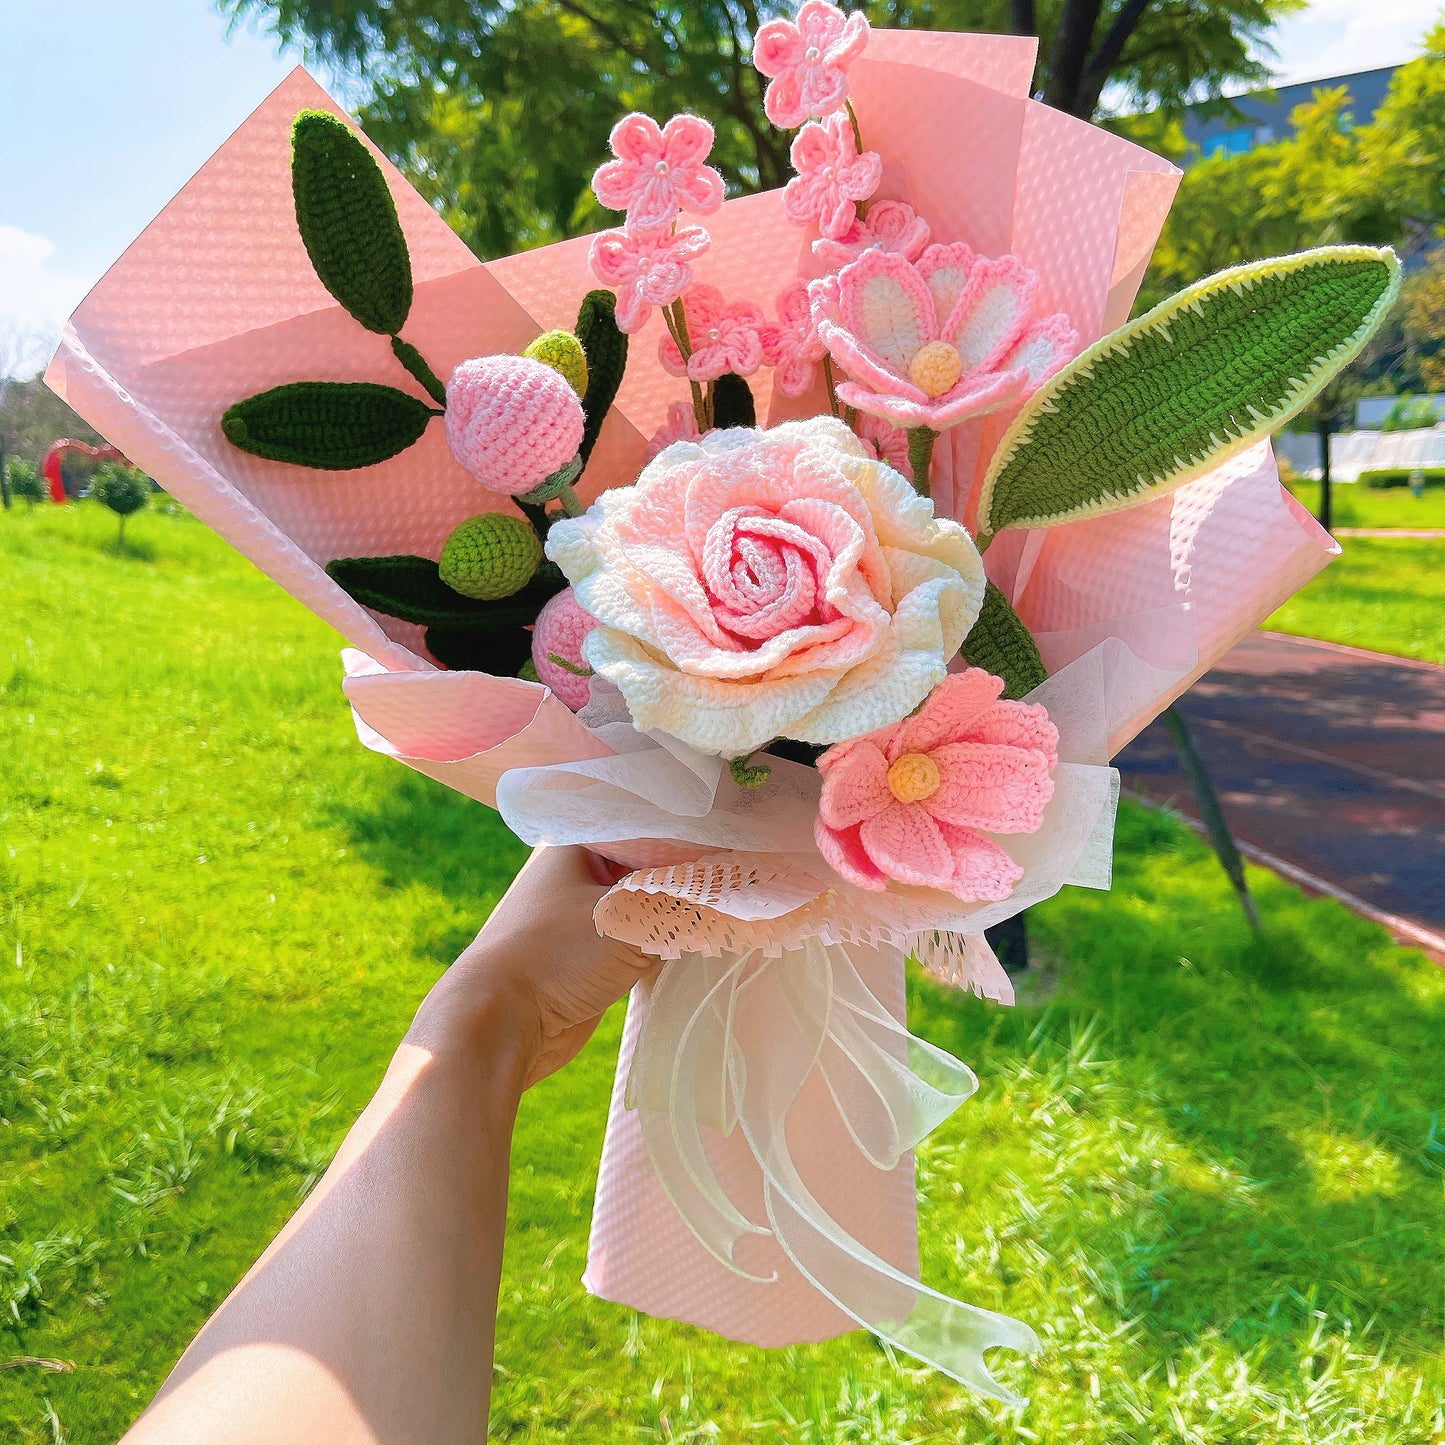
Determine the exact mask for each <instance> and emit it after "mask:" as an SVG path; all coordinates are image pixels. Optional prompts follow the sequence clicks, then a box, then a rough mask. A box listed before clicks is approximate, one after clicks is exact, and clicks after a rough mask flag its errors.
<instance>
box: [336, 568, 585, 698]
mask: <svg viewBox="0 0 1445 1445" xmlns="http://www.w3.org/2000/svg"><path fill="white" fill-rule="evenodd" d="M326 572H327V575H328V576H329V577H330V578H331V579H332V581H334V582H335V583H336V584H337V585H338V586H340V587H341V588H342V589H343V590H344V591H345V592H346V593H347V595H348V596H349V597H350V598H351V599H352V600H353V601H355V602H359V603H360V604H361V605H362V606H363V607H370V608H371V609H372V611H373V612H384V613H385V614H386V615H387V616H388V617H399V618H400V619H401V620H402V621H403V622H419V623H421V624H422V626H424V627H435V628H441V629H442V630H443V631H446V632H468V633H475V634H484V633H485V634H488V635H491V634H495V633H501V632H507V631H509V630H510V629H513V628H517V627H530V626H531V625H532V623H534V622H535V621H536V620H537V614H538V613H539V612H540V611H541V610H542V607H543V604H544V603H546V602H547V601H548V599H549V598H551V597H553V596H555V595H556V594H557V593H558V592H560V591H561V590H562V588H563V587H565V586H566V585H567V584H566V580H565V579H563V580H562V581H561V584H560V585H559V584H558V582H557V581H556V580H555V579H554V578H553V577H551V576H545V577H544V576H543V575H542V574H541V573H540V571H539V573H538V575H537V576H536V577H534V578H533V579H532V580H531V581H530V582H529V583H528V584H527V585H526V586H525V587H523V588H522V590H521V591H520V592H514V593H513V594H512V595H511V596H510V597H504V598H502V599H501V600H500V601H497V602H481V601H477V600H476V599H474V598H471V597H463V596H462V594H461V593H460V592H454V591H453V590H452V589H451V588H450V587H448V586H447V584H446V583H445V582H443V581H442V579H441V573H440V572H439V571H438V570H437V564H436V563H435V562H433V561H432V560H431V559H430V558H429V557H405V556H403V557H338V558H337V559H336V560H335V561H333V562H328V563H327V564H326ZM558 576H560V573H559V574H558ZM518 665H520V664H518ZM516 670H517V668H516V667H515V666H514V667H512V668H510V669H509V671H511V672H515V671H516Z"/></svg>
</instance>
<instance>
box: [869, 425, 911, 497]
mask: <svg viewBox="0 0 1445 1445" xmlns="http://www.w3.org/2000/svg"><path fill="white" fill-rule="evenodd" d="M858 440H859V441H861V442H862V443H863V445H864V446H865V447H867V448H868V450H869V451H870V452H871V453H872V454H873V455H874V456H875V457H877V458H878V460H879V461H880V462H887V463H888V465H889V466H890V467H892V468H893V470H894V471H895V472H901V473H902V474H903V475H904V476H905V477H907V478H908V480H909V481H910V482H911V481H912V480H913V463H912V462H911V461H910V460H909V459H908V433H907V432H906V431H901V430H900V429H899V428H898V427H896V426H894V425H893V423H892V422H891V421H884V420H883V418H882V417H881V416H869V415H868V414H867V413H866V412H864V413H863V415H862V416H860V417H859V418H858Z"/></svg>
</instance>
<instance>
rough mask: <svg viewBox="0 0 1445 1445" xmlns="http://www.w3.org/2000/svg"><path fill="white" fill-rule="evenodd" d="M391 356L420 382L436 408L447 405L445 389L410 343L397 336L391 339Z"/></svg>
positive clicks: (440, 380)
mask: <svg viewBox="0 0 1445 1445" xmlns="http://www.w3.org/2000/svg"><path fill="white" fill-rule="evenodd" d="M391 351H392V355H393V356H395V357H396V359H397V360H398V361H399V362H401V364H402V365H403V366H404V367H406V369H407V370H408V371H409V372H411V374H412V375H413V376H414V377H416V379H417V380H418V381H419V382H421V384H422V386H423V387H424V388H425V389H426V393H427V395H428V396H429V397H431V399H432V400H433V401H434V402H436V404H437V405H438V406H445V405H446V404H447V389H446V386H445V385H444V383H443V382H442V379H441V377H439V376H438V375H437V374H436V372H434V371H433V370H432V369H431V367H430V366H428V365H427V360H426V357H424V356H423V355H422V354H421V352H419V351H418V350H417V349H416V347H414V346H413V345H412V344H411V342H409V341H403V340H402V339H401V337H399V336H393V337H392V338H391Z"/></svg>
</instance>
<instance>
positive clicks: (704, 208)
mask: <svg viewBox="0 0 1445 1445" xmlns="http://www.w3.org/2000/svg"><path fill="white" fill-rule="evenodd" d="M673 192H674V194H675V195H676V197H677V199H678V200H679V201H680V202H681V203H682V206H683V208H684V209H685V210H689V211H695V212H696V213H697V214H698V215H699V216H708V215H711V214H712V213H713V212H714V211H716V210H717V209H718V207H719V206H721V205H722V203H723V179H722V177H721V176H720V175H719V174H718V173H717V172H716V171H715V170H713V168H712V167H711V166H696V167H693V168H690V169H689V170H688V171H687V172H686V173H685V174H684V175H683V177H682V180H681V181H680V182H679V183H677V184H675V185H674V186H673Z"/></svg>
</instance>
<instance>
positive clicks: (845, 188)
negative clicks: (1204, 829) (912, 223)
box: [783, 115, 883, 241]
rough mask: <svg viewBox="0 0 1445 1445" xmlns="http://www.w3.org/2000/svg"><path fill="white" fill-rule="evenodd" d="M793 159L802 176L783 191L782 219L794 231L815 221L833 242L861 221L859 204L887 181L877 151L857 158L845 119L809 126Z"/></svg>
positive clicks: (797, 143)
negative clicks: (785, 218)
mask: <svg viewBox="0 0 1445 1445" xmlns="http://www.w3.org/2000/svg"><path fill="white" fill-rule="evenodd" d="M789 154H790V155H791V156H792V158H793V169H794V170H796V171H797V173H798V174H797V175H796V176H794V177H793V179H792V180H791V181H789V182H788V184H787V187H786V189H785V190H784V191H783V212H784V214H785V215H786V216H787V218H788V219H789V220H790V221H791V222H792V223H793V224H794V225H795V226H807V225H810V224H812V223H814V222H816V223H817V227H818V229H819V230H820V231H821V232H822V233H823V235H825V236H827V237H829V238H831V239H832V240H835V241H836V240H838V239H839V238H840V237H842V236H846V235H847V234H848V231H849V228H850V227H851V226H852V225H853V223H854V221H855V220H856V219H857V215H858V205H857V203H858V202H859V201H866V200H867V199H868V197H869V196H871V195H872V194H873V192H874V191H876V190H877V189H878V182H879V181H880V180H882V179H883V161H882V158H881V157H880V156H879V155H878V153H877V152H876V151H864V152H863V154H862V155H861V156H860V155H859V154H858V143H857V141H856V140H855V139H854V138H853V127H852V126H851V125H849V124H848V121H847V118H846V117H844V116H841V115H833V116H829V117H828V119H827V120H822V121H810V122H809V123H808V124H807V125H805V126H804V127H803V128H802V130H800V131H799V132H798V134H797V136H796V137H795V138H794V140H793V148H792V150H791V151H790V152H789Z"/></svg>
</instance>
